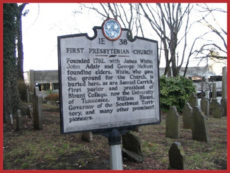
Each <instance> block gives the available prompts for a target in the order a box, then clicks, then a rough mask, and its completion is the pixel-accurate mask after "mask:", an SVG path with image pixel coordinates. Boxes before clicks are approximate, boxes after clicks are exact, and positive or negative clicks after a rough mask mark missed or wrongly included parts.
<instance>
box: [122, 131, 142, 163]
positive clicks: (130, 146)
mask: <svg viewBox="0 0 230 173" xmlns="http://www.w3.org/2000/svg"><path fill="white" fill-rule="evenodd" d="M122 144H123V148H122V153H123V156H124V157H126V158H127V159H130V160H131V161H135V162H143V160H144V159H143V153H142V150H141V142H140V139H139V138H138V137H137V136H136V135H134V134H133V133H131V132H128V133H126V134H125V135H123V136H122Z"/></svg>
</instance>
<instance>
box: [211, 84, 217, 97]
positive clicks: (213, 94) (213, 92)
mask: <svg viewBox="0 0 230 173" xmlns="http://www.w3.org/2000/svg"><path fill="white" fill-rule="evenodd" d="M216 95H217V94H216V83H213V84H212V99H216Z"/></svg>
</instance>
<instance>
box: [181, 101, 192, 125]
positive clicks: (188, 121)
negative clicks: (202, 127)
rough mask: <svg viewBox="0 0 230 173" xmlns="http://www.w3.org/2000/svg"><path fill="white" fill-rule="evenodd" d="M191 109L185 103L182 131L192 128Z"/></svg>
mask: <svg viewBox="0 0 230 173" xmlns="http://www.w3.org/2000/svg"><path fill="white" fill-rule="evenodd" d="M192 114H193V108H192V107H191V106H190V104H189V103H188V102H187V103H186V104H185V106H184V109H183V113H182V115H183V128H184V129H192V126H193V115H192Z"/></svg>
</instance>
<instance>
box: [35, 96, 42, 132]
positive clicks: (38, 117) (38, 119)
mask: <svg viewBox="0 0 230 173" xmlns="http://www.w3.org/2000/svg"><path fill="white" fill-rule="evenodd" d="M35 93H36V92H35ZM33 124H34V129H36V130H41V129H42V96H41V95H40V94H38V95H35V96H34V103H33Z"/></svg>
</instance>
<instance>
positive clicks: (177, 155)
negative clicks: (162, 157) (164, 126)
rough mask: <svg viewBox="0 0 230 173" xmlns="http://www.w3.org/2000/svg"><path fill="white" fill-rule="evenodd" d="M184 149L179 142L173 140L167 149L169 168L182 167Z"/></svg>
mask: <svg viewBox="0 0 230 173" xmlns="http://www.w3.org/2000/svg"><path fill="white" fill-rule="evenodd" d="M184 157H185V156H184V150H183V148H182V146H181V144H180V143H179V142H174V143H173V144H172V145H171V147H170V149H169V169H179V170H181V169H184Z"/></svg>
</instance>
